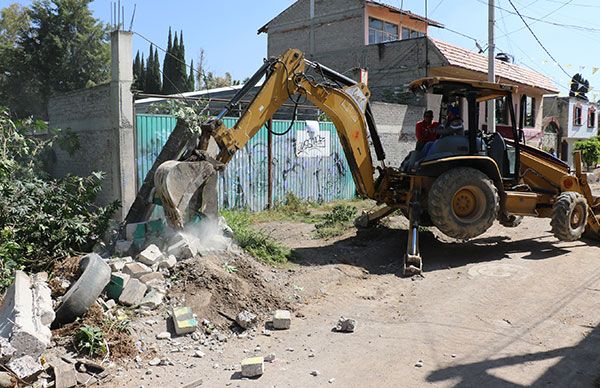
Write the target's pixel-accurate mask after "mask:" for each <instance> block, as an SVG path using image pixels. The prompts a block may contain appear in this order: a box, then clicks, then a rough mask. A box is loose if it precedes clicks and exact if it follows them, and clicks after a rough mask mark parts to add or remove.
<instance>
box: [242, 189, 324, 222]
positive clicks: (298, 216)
mask: <svg viewBox="0 0 600 388" xmlns="http://www.w3.org/2000/svg"><path fill="white" fill-rule="evenodd" d="M317 207H318V204H316V203H314V202H310V201H304V200H302V199H300V198H298V197H297V196H296V195H294V194H292V193H287V194H286V195H285V198H284V200H283V201H282V202H281V203H279V204H278V205H277V206H275V207H274V208H273V209H271V210H265V211H262V212H256V213H250V220H251V222H252V223H260V222H270V221H294V222H304V223H307V224H314V223H316V222H319V221H320V217H319V215H318V214H315V209H316V208H317Z"/></svg>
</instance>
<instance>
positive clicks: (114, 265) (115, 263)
mask: <svg viewBox="0 0 600 388" xmlns="http://www.w3.org/2000/svg"><path fill="white" fill-rule="evenodd" d="M132 262H133V259H132V258H131V256H127V257H117V258H114V259H112V260H110V261H109V262H108V265H110V269H111V271H113V272H121V271H123V268H125V264H127V263H132Z"/></svg>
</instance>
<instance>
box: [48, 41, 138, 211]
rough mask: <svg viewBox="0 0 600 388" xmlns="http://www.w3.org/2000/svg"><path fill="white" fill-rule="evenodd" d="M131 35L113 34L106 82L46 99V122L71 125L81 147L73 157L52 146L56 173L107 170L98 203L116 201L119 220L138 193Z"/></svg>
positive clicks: (83, 173) (54, 125) (53, 124)
mask: <svg viewBox="0 0 600 388" xmlns="http://www.w3.org/2000/svg"><path fill="white" fill-rule="evenodd" d="M131 37H132V34H131V33H129V32H124V31H117V32H113V33H112V34H111V50H112V61H111V62H112V65H111V70H112V75H111V81H110V83H108V84H105V85H100V86H96V87H94V88H89V89H82V90H77V91H73V92H69V93H65V94H61V95H56V96H53V97H52V98H50V101H49V103H48V114H49V124H50V127H52V128H61V129H70V130H71V131H73V132H75V133H76V134H77V135H78V136H79V141H80V145H81V147H80V148H79V149H78V150H77V151H76V152H75V154H73V155H69V154H67V153H66V152H64V151H62V150H60V149H56V150H55V152H56V165H55V167H54V171H53V173H54V175H55V176H56V177H62V176H65V175H67V174H74V175H80V176H86V175H89V174H90V173H91V172H93V171H102V172H104V173H105V174H106V178H105V180H104V182H103V186H102V192H101V193H100V195H99V197H98V203H99V204H106V203H108V202H111V201H114V200H117V199H118V200H120V201H121V202H122V204H123V208H122V210H121V211H120V212H119V214H117V218H119V219H122V218H123V217H124V214H126V213H127V210H128V209H129V206H130V205H131V204H132V203H133V200H134V199H135V195H136V181H135V148H134V128H133V123H134V121H133V95H132V94H131V91H130V90H131V83H132V81H133V72H132V66H131V63H132V56H131V53H132V47H131Z"/></svg>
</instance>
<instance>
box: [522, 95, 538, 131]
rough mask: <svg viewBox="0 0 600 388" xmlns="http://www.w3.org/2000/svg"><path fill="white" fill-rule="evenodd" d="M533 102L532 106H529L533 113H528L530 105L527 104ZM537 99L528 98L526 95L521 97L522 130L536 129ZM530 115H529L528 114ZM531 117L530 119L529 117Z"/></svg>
mask: <svg viewBox="0 0 600 388" xmlns="http://www.w3.org/2000/svg"><path fill="white" fill-rule="evenodd" d="M528 102H531V105H530V106H529V108H531V112H528V105H527V103H528ZM535 102H536V101H535V97H532V96H528V95H526V94H523V95H522V96H521V104H520V108H521V109H520V112H519V113H520V115H519V116H520V117H519V124H520V127H521V128H534V127H535V119H536V114H535V113H536V112H535ZM528 113H529V114H528ZM528 116H530V117H528Z"/></svg>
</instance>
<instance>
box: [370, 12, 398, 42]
mask: <svg viewBox="0 0 600 388" xmlns="http://www.w3.org/2000/svg"><path fill="white" fill-rule="evenodd" d="M393 40H398V26H397V25H395V24H392V23H388V22H384V21H383V20H379V19H375V18H369V44H377V43H385V42H391V41H393Z"/></svg>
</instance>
